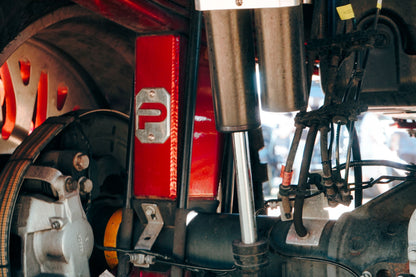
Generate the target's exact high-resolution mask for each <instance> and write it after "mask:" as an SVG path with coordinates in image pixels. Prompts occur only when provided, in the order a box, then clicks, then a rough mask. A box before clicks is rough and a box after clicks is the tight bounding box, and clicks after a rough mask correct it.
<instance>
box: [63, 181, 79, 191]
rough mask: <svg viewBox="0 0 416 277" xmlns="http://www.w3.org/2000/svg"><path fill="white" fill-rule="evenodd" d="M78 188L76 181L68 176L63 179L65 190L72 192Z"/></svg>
mask: <svg viewBox="0 0 416 277" xmlns="http://www.w3.org/2000/svg"><path fill="white" fill-rule="evenodd" d="M77 188H78V182H77V181H75V180H74V179H72V178H71V177H69V178H68V179H66V181H65V191H66V192H73V191H75V190H76V189H77Z"/></svg>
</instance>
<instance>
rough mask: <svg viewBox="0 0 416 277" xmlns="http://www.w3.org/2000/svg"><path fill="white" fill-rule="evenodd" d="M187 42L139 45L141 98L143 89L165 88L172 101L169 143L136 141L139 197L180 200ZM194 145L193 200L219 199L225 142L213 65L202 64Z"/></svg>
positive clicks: (143, 40)
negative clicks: (219, 122) (217, 115)
mask: <svg viewBox="0 0 416 277" xmlns="http://www.w3.org/2000/svg"><path fill="white" fill-rule="evenodd" d="M183 43H184V40H183V39H181V37H180V36H178V35H160V36H144V37H138V38H137V41H136V75H135V78H136V83H135V94H136V95H137V93H139V91H140V90H141V89H143V88H165V89H166V91H168V93H169V94H170V97H171V103H170V107H169V108H170V114H171V118H170V137H169V138H168V140H167V141H166V142H164V143H163V144H155V143H142V142H140V141H139V140H138V139H137V138H136V139H135V182H134V184H135V185H134V193H135V196H136V197H139V198H159V199H160V198H162V199H175V198H176V196H177V194H176V189H177V177H178V176H177V174H178V164H177V161H178V159H177V157H178V151H180V149H178V147H179V145H180V143H179V141H178V139H179V138H178V128H179V126H180V122H179V121H180V118H181V112H183V111H180V110H179V107H182V106H183V103H181V101H182V99H183V96H182V94H183V90H182V89H181V88H180V84H181V75H182V74H181V71H182V70H183V68H182V66H181V65H182V64H183V62H182V61H181V57H184V55H183V52H182V51H183V49H184V47H183ZM145 104H147V103H145ZM153 104H155V103H153ZM136 108H137V107H136ZM166 108H168V107H166ZM185 108H186V107H185ZM142 127H143V126H142ZM193 145H194V147H193V155H192V166H191V184H190V190H189V196H190V198H191V199H215V197H216V195H217V189H218V183H219V175H220V166H221V159H222V154H221V153H222V146H223V144H222V137H221V135H220V134H219V133H218V132H217V131H216V129H215V120H214V111H213V104H212V93H211V87H210V80H209V69H208V62H207V61H205V62H201V67H200V72H199V81H198V92H197V105H196V115H195V128H194V141H193Z"/></svg>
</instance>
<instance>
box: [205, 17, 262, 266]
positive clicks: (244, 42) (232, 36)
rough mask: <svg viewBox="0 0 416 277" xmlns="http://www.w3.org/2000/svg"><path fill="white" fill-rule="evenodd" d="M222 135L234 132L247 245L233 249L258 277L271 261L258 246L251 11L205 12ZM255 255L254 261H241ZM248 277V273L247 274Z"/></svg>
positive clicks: (239, 263)
mask: <svg viewBox="0 0 416 277" xmlns="http://www.w3.org/2000/svg"><path fill="white" fill-rule="evenodd" d="M204 16H205V22H206V31H207V36H208V49H209V57H210V69H211V79H212V87H213V93H214V94H213V95H214V107H215V114H216V125H217V129H218V130H219V131H222V132H231V133H232V140H233V151H234V161H235V169H236V176H237V197H238V206H239V214H240V215H239V216H240V228H241V242H240V241H236V242H234V243H233V251H234V255H235V257H236V264H237V266H239V267H240V268H244V269H246V268H247V267H249V268H250V274H251V273H252V272H256V271H257V270H258V269H259V268H260V267H261V265H262V264H263V263H264V261H265V260H266V258H265V257H266V254H265V253H266V251H265V250H266V249H267V248H266V247H265V246H266V243H264V242H257V227H256V218H255V211H254V196H253V183H252V178H251V167H250V154H249V145H248V134H247V132H248V130H252V129H256V128H258V127H260V115H259V102H258V96H257V91H256V83H255V55H254V39H253V33H254V31H253V29H252V19H251V11H250V10H216V11H206V12H204ZM248 252H249V253H250V256H253V257H257V258H258V257H260V259H257V260H256V258H254V259H253V260H252V261H251V260H250V261H246V260H244V259H240V258H239V257H241V255H243V254H244V253H248ZM244 274H246V273H244Z"/></svg>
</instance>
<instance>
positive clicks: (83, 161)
mask: <svg viewBox="0 0 416 277" xmlns="http://www.w3.org/2000/svg"><path fill="white" fill-rule="evenodd" d="M73 165H74V168H75V169H76V170H77V171H83V170H85V169H87V168H88V167H89V166H90V158H88V155H86V154H83V153H81V152H80V153H77V154H76V155H75V156H74V160H73Z"/></svg>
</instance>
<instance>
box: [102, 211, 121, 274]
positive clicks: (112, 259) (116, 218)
mask: <svg viewBox="0 0 416 277" xmlns="http://www.w3.org/2000/svg"><path fill="white" fill-rule="evenodd" d="M121 219H122V209H119V210H117V211H116V212H115V213H114V214H113V215H112V216H111V217H110V219H109V220H108V222H107V226H106V227H105V232H104V246H105V247H117V233H118V229H119V228H120V224H121ZM104 256H105V260H106V261H107V264H108V266H109V267H110V268H111V269H113V268H115V267H116V266H117V265H118V258H117V252H116V251H104Z"/></svg>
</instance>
